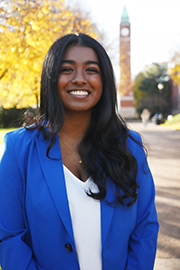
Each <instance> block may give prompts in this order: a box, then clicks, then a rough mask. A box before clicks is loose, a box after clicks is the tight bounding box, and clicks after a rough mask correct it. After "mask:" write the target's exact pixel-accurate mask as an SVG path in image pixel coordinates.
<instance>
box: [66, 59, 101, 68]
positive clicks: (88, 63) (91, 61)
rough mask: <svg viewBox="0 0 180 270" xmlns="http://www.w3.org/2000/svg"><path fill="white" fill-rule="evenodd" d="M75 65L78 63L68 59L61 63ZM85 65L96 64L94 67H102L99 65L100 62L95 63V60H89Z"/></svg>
mask: <svg viewBox="0 0 180 270" xmlns="http://www.w3.org/2000/svg"><path fill="white" fill-rule="evenodd" d="M64 63H65V64H66V63H67V64H75V63H76V62H75V61H74V60H71V59H67V60H63V61H62V62H61V64H64ZM84 64H85V65H90V64H94V65H97V66H98V67H100V65H99V63H98V62H96V61H93V60H87V61H86V62H85V63H84Z"/></svg>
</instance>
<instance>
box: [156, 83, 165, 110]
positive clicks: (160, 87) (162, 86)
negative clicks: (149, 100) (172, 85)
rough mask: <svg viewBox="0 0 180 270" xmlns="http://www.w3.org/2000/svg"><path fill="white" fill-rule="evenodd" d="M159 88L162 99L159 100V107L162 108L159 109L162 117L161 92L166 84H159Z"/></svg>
mask: <svg viewBox="0 0 180 270" xmlns="http://www.w3.org/2000/svg"><path fill="white" fill-rule="evenodd" d="M157 88H158V89H159V97H160V99H159V107H160V108H159V109H160V115H161V113H162V96H161V92H162V90H163V89H164V84H163V83H158V85H157Z"/></svg>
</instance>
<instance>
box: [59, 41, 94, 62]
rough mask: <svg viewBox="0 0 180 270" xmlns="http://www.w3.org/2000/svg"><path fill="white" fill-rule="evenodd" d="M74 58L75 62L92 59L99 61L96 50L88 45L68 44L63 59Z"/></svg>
mask: <svg viewBox="0 0 180 270" xmlns="http://www.w3.org/2000/svg"><path fill="white" fill-rule="evenodd" d="M68 59H71V60H74V61H76V62H86V61H88V60H93V61H96V62H98V63H99V60H98V57H97V54H96V52H95V51H94V50H93V49H92V48H90V47H84V46H78V45H70V46H68V47H67V48H66V50H65V52H64V56H63V60H68Z"/></svg>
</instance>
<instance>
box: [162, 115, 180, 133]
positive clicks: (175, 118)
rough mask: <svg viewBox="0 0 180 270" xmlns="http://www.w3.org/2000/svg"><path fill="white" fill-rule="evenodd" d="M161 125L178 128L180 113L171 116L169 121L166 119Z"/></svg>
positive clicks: (179, 126) (179, 127) (179, 128)
mask: <svg viewBox="0 0 180 270" xmlns="http://www.w3.org/2000/svg"><path fill="white" fill-rule="evenodd" d="M163 125H164V126H167V127H169V128H171V129H174V130H180V113H178V114H176V115H175V116H173V118H172V120H171V121H169V120H166V121H165V122H164V124H163Z"/></svg>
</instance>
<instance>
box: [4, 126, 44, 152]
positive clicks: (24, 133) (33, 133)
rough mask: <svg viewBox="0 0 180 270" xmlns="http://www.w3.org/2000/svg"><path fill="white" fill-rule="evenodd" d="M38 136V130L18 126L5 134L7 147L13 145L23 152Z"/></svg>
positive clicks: (15, 148)
mask: <svg viewBox="0 0 180 270" xmlns="http://www.w3.org/2000/svg"><path fill="white" fill-rule="evenodd" d="M38 136H39V131H38V130H30V129H28V130H27V129H25V128H24V127H23V128H18V129H16V130H14V131H11V132H8V133H7V134H6V135H5V137H4V145H5V148H10V147H13V149H14V150H16V151H20V150H21V152H22V150H23V149H28V148H29V146H30V145H31V144H32V143H33V142H34V141H35V138H37V137H38Z"/></svg>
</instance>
